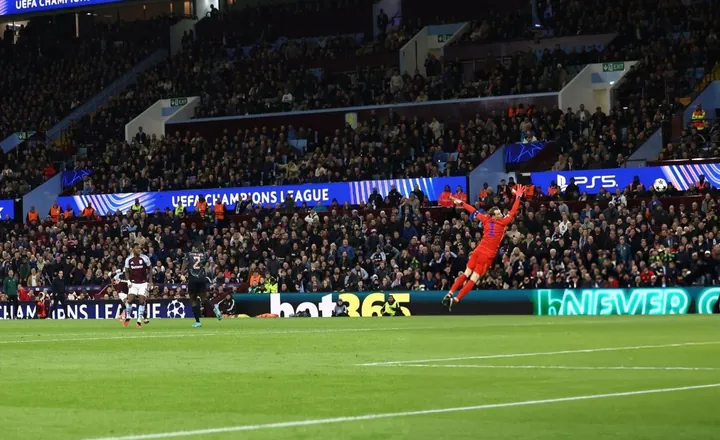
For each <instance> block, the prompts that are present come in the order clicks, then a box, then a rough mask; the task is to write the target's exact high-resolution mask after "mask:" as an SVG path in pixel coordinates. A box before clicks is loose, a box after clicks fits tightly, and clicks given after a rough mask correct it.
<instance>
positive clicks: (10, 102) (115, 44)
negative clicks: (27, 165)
mask: <svg viewBox="0 0 720 440" xmlns="http://www.w3.org/2000/svg"><path fill="white" fill-rule="evenodd" d="M169 24H170V19H169V18H165V17H163V18H158V19H154V20H144V21H136V22H130V23H126V22H118V23H117V24H113V25H102V24H93V25H92V26H93V28H92V29H91V30H87V31H85V33H84V35H83V36H82V37H80V38H76V37H75V35H74V32H73V33H72V34H69V29H68V30H67V31H65V30H62V29H57V28H55V27H54V26H52V25H50V24H48V23H47V20H41V19H38V20H37V22H32V21H31V23H30V24H29V25H28V26H27V27H26V28H22V29H20V31H19V38H18V41H17V44H11V43H10V42H4V43H5V44H2V45H0V71H2V75H0V95H2V97H3V99H2V102H0V140H1V139H5V138H6V137H8V136H9V135H11V134H12V133H15V132H25V131H31V130H32V131H44V130H46V129H48V128H50V127H52V126H53V125H54V124H56V123H57V122H59V121H60V120H61V119H62V118H63V117H65V116H67V115H68V114H69V113H70V112H71V111H72V110H73V109H74V108H75V107H77V106H79V105H81V104H84V103H85V102H86V101H87V100H89V99H90V98H91V97H92V96H93V95H95V94H96V93H97V92H99V91H101V90H102V89H103V88H105V87H107V86H108V85H110V84H111V83H112V82H113V81H114V80H116V79H117V78H119V77H120V76H121V75H123V74H124V73H125V72H127V71H128V70H130V69H131V68H132V67H134V66H135V65H136V64H137V63H138V62H139V61H141V60H142V59H143V58H145V57H147V56H148V55H149V54H150V53H152V51H154V50H155V49H156V48H157V47H159V46H160V45H166V44H167V39H168V35H169Z"/></svg>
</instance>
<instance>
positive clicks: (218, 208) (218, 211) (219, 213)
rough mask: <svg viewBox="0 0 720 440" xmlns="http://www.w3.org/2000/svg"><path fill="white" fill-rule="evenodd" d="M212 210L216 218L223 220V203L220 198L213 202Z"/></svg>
mask: <svg viewBox="0 0 720 440" xmlns="http://www.w3.org/2000/svg"><path fill="white" fill-rule="evenodd" d="M214 210H215V219H216V220H225V205H223V204H222V202H221V201H220V200H218V201H217V202H215V208H214Z"/></svg>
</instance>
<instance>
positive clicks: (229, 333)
mask: <svg viewBox="0 0 720 440" xmlns="http://www.w3.org/2000/svg"><path fill="white" fill-rule="evenodd" d="M388 330H392V331H396V330H409V331H416V330H435V327H377V328H333V329H312V330H268V331H257V330H249V331H242V330H240V331H221V332H210V333H208V332H204V331H203V330H198V331H195V332H192V333H171V332H164V333H161V334H157V333H149V334H140V335H137V334H136V335H130V336H94V337H87V338H50V339H18V340H16V341H0V344H39V343H43V342H73V341H109V340H117V339H158V338H176V337H187V336H232V337H243V336H262V335H288V334H310V333H354V332H375V331H378V332H379V331H388ZM130 331H132V330H130ZM140 331H142V330H140Z"/></svg>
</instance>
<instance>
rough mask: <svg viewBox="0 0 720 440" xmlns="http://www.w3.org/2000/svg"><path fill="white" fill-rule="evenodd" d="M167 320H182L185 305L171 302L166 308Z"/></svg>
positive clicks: (176, 301) (174, 301) (175, 301)
mask: <svg viewBox="0 0 720 440" xmlns="http://www.w3.org/2000/svg"><path fill="white" fill-rule="evenodd" d="M167 316H168V318H184V317H185V304H183V303H181V302H180V301H178V300H173V302H171V303H170V304H168V306H167Z"/></svg>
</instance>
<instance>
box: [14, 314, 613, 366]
mask: <svg viewBox="0 0 720 440" xmlns="http://www.w3.org/2000/svg"><path fill="white" fill-rule="evenodd" d="M595 324H617V321H611V320H607V321H579V322H560V321H555V322H534V323H530V322H528V323H513V324H504V323H493V324H482V325H472V326H468V327H456V328H462V329H471V328H493V327H544V326H555V325H572V326H575V325H595ZM437 329H438V327H382V328H380V327H378V328H354V329H308V330H268V331H259V330H250V331H243V330H242V329H240V330H239V331H237V332H231V331H223V332H214V333H201V332H202V331H198V332H193V333H186V334H180V333H173V332H169V331H163V332H162V333H157V332H153V333H152V334H149V335H133V336H90V335H95V334H97V333H96V332H87V333H62V335H63V336H70V335H72V336H82V335H88V336H87V337H82V338H40V339H17V340H7V339H6V340H2V341H0V345H2V344H37V343H41V342H66V341H67V342H73V341H109V340H117V339H157V338H174V337H185V336H222V335H228V336H236V335H237V336H243V335H248V336H258V335H267V334H269V335H283V334H293V333H299V334H307V333H336V332H340V333H342V332H370V331H386V330H408V331H415V330H437ZM444 329H446V330H447V328H444ZM11 337H12V336H11ZM457 360H460V359H457ZM413 362H416V361H413ZM417 362H424V361H417Z"/></svg>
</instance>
